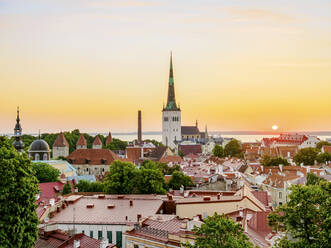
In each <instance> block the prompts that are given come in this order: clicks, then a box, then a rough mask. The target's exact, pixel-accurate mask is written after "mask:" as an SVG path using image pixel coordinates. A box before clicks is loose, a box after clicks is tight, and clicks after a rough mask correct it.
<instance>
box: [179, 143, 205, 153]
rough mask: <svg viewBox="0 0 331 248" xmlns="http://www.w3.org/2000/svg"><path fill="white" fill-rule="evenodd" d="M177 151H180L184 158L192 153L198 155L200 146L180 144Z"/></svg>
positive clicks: (200, 151)
mask: <svg viewBox="0 0 331 248" xmlns="http://www.w3.org/2000/svg"><path fill="white" fill-rule="evenodd" d="M178 150H179V151H182V152H183V154H184V156H186V155H188V154H190V153H192V154H200V153H202V148H201V145H200V144H187V145H186V144H185V145H184V144H180V145H178Z"/></svg>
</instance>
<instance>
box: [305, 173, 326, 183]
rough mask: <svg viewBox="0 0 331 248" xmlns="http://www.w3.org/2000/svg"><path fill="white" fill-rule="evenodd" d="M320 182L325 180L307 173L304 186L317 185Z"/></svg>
mask: <svg viewBox="0 0 331 248" xmlns="http://www.w3.org/2000/svg"><path fill="white" fill-rule="evenodd" d="M321 181H325V179H324V178H321V177H318V176H316V175H315V174H314V173H308V174H307V183H306V185H318V184H319V183H320V182H321Z"/></svg>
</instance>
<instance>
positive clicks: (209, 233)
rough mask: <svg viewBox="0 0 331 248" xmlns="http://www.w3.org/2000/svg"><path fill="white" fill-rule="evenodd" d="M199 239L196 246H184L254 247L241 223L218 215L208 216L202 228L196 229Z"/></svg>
mask: <svg viewBox="0 0 331 248" xmlns="http://www.w3.org/2000/svg"><path fill="white" fill-rule="evenodd" d="M193 232H194V233H195V236H196V237H197V238H196V240H195V242H194V245H191V244H189V243H187V244H184V246H185V247H189V248H227V247H229V248H246V247H247V248H250V247H253V245H252V244H251V243H250V242H249V238H248V237H247V236H246V235H245V234H244V232H243V228H242V227H241V225H240V224H239V223H236V222H234V221H233V220H232V219H230V218H229V217H227V216H225V215H224V214H223V215H218V214H217V213H215V214H214V215H213V216H208V217H207V218H206V219H205V220H204V224H202V225H201V227H194V229H193Z"/></svg>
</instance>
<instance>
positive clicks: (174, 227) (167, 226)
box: [143, 217, 184, 233]
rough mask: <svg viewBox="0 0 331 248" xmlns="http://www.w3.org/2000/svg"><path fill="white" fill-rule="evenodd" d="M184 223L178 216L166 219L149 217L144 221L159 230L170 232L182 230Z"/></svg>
mask: <svg viewBox="0 0 331 248" xmlns="http://www.w3.org/2000/svg"><path fill="white" fill-rule="evenodd" d="M183 223H184V222H183V220H180V219H179V218H177V217H176V218H173V219H171V220H166V221H160V220H154V219H150V218H149V219H147V220H145V221H144V222H143V225H144V226H145V225H146V226H149V227H151V228H155V229H158V230H163V231H167V232H169V233H178V232H179V231H180V227H181V224H183Z"/></svg>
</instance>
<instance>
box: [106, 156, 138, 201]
mask: <svg viewBox="0 0 331 248" xmlns="http://www.w3.org/2000/svg"><path fill="white" fill-rule="evenodd" d="M137 170H138V169H137V168H136V167H135V166H134V165H133V164H132V163H128V162H121V161H118V160H116V161H114V162H113V163H112V164H111V165H110V168H109V174H108V175H107V176H106V178H105V181H104V186H105V192H106V193H109V194H132V193H134V192H135V190H136V186H137V184H136V178H137V173H138V172H137Z"/></svg>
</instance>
